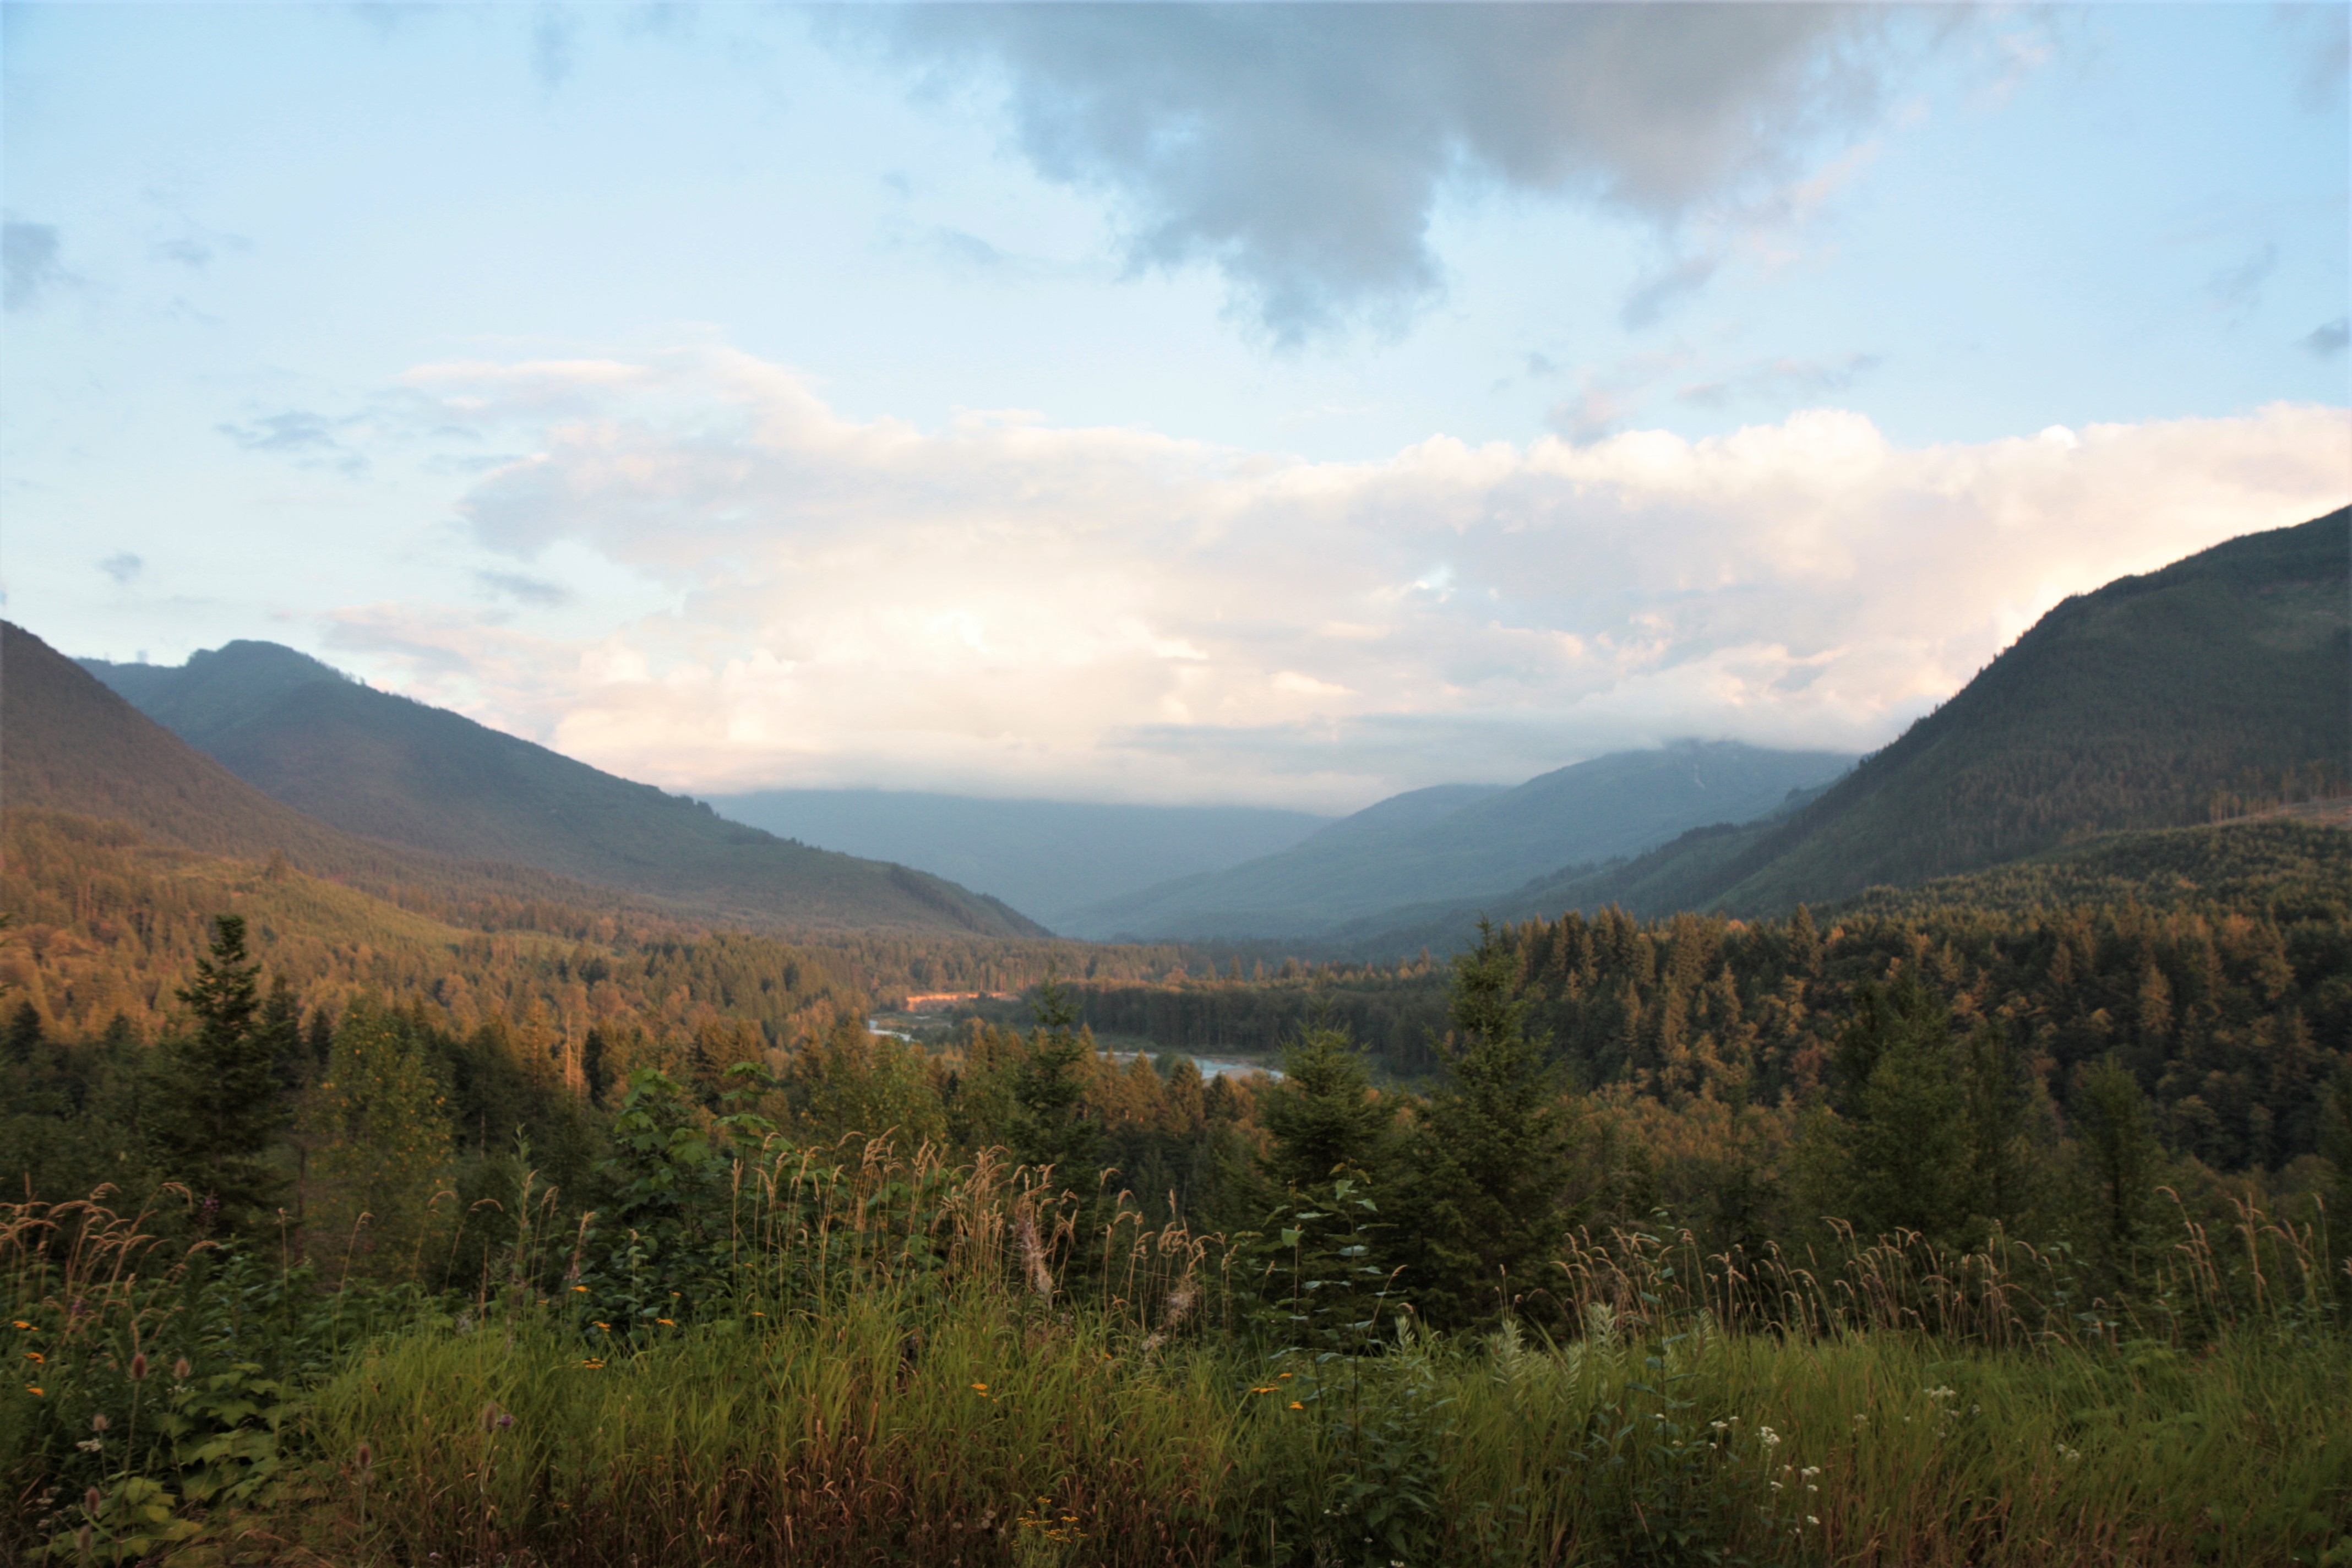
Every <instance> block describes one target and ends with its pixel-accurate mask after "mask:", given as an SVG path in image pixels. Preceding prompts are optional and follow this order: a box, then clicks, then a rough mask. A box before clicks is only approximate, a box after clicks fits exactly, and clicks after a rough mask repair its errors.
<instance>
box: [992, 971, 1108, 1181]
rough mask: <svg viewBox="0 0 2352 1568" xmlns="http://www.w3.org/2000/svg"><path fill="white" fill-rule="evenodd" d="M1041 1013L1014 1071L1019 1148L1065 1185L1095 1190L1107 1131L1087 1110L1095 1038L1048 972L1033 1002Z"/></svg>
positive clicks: (1017, 1151) (1018, 1151) (1016, 1144)
mask: <svg viewBox="0 0 2352 1568" xmlns="http://www.w3.org/2000/svg"><path fill="white" fill-rule="evenodd" d="M1031 1006H1032V1008H1033V1010H1034V1012H1035V1014H1036V1016H1037V1028H1036V1031H1035V1032H1034V1034H1032V1035H1031V1036H1030V1037H1029V1050H1028V1054H1027V1056H1026V1057H1024V1058H1023V1060H1022V1062H1021V1065H1020V1066H1019V1067H1018V1068H1015V1069H1014V1071H1013V1103H1014V1105H1015V1106H1016V1107H1017V1108H1018V1109H1017V1110H1016V1112H1015V1120H1014V1127H1013V1152H1014V1153H1015V1154H1016V1155H1017V1156H1019V1158H1020V1161H1021V1163H1023V1164H1024V1165H1028V1166H1031V1167H1033V1168H1035V1167H1040V1166H1045V1165H1051V1166H1053V1167H1054V1175H1055V1180H1056V1181H1058V1182H1059V1183H1060V1184H1062V1185H1063V1186H1064V1187H1066V1188H1069V1189H1072V1190H1076V1191H1080V1192H1085V1193H1089V1194H1090V1193H1091V1192H1092V1191H1093V1188H1094V1184H1095V1176H1096V1170H1097V1165H1098V1163H1099V1162H1100V1160H1101V1158H1102V1133H1101V1129H1099V1128H1097V1126H1096V1125H1095V1124H1094V1122H1093V1121H1091V1120H1089V1119H1088V1118H1087V1113H1086V1103H1085V1101H1086V1092H1087V1079H1086V1065H1087V1058H1088V1057H1089V1056H1091V1055H1092V1054H1093V1050H1094V1042H1093V1040H1092V1039H1091V1038H1090V1037H1087V1036H1085V1035H1083V1034H1081V1033H1080V1032H1079V1031H1078V1028H1077V1022H1078V1012H1077V1008H1076V1006H1074V1005H1072V1004H1071V1002H1070V994H1069V992H1068V991H1067V990H1066V989H1065V988H1064V987H1063V986H1062V984H1060V982H1059V981H1057V980H1056V979H1055V977H1054V976H1053V975H1051V974H1048V975H1047V976H1046V977H1045V980H1044V981H1043V982H1041V983H1040V984H1039V985H1038V987H1037V1000H1036V1001H1035V1002H1034V1003H1033V1004H1031Z"/></svg>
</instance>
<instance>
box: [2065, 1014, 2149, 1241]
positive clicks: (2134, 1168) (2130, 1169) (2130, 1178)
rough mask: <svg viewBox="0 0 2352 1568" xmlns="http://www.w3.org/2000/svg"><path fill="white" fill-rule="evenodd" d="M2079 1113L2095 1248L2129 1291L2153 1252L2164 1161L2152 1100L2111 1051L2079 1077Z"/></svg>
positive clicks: (2077, 1124) (2076, 1092)
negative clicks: (2153, 1212)
mask: <svg viewBox="0 0 2352 1568" xmlns="http://www.w3.org/2000/svg"><path fill="white" fill-rule="evenodd" d="M2073 1110H2074V1130H2075V1134H2076V1137H2077V1139H2078V1141H2079V1142H2080V1144H2081V1147H2082V1151H2083V1158H2084V1175H2085V1177H2086V1178H2087V1184H2088V1186H2089V1188H2090V1192H2089V1194H2088V1197H2089V1200H2090V1201H2089V1203H2088V1205H2086V1206H2087V1209H2088V1215H2087V1218H2088V1221H2089V1226H2090V1231H2091V1242H2092V1246H2093V1248H2094V1250H2095V1254H2096V1256H2097V1257H2098V1258H2099V1260H2100V1261H2101V1262H2102V1263H2103V1264H2105V1267H2106V1268H2107V1270H2108V1272H2109V1274H2110V1275H2111V1276H2112V1277H2113V1278H2114V1279H2116V1282H2117V1283H2128V1282H2130V1281H2131V1280H2132V1279H2134V1278H2135V1277H2136V1276H2137V1273H2138V1268H2139V1258H2140V1254H2141V1252H2142V1251H2143V1249H2144V1248H2145V1247H2146V1246H2147V1233H2148V1229H2149V1223H2150V1214H2149V1211H2150V1209H2151V1208H2152V1207H2153V1205H2154V1202H2155V1197H2156V1183H2157V1166H2158V1160H2159V1159H2160V1158H2161V1154H2162V1151H2161V1150H2160V1149H2159V1148H2158V1145H2157V1142H2156V1128H2155V1125H2154V1121H2153V1119H2152V1118H2151V1117H2150V1116H2149V1115H2148V1109H2147V1096H2146V1095H2144V1094H2142V1093H2141V1092H2140V1087H2139V1081H2138V1080H2137V1079H2135V1078H2133V1077H2132V1075H2131V1069H2130V1068H2126V1067H2125V1066H2124V1065H2123V1063H2122V1062H2121V1061H2120V1060H2118V1059H2117V1058H2116V1055H2115V1053H2114V1052H2112V1051H2110V1052H2109V1053H2108V1054H2107V1055H2105V1056H2104V1057H2102V1058H2099V1059H2098V1060H2097V1061H2095V1062H2086V1063H2084V1065H2083V1068H2082V1069H2081V1070H2080V1071H2079V1072H2078V1073H2077V1074H2076V1076H2075V1080H2074V1104H2073Z"/></svg>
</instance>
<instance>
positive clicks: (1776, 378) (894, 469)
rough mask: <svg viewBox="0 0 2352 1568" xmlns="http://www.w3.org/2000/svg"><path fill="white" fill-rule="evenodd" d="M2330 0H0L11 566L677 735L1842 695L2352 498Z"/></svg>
mask: <svg viewBox="0 0 2352 1568" xmlns="http://www.w3.org/2000/svg"><path fill="white" fill-rule="evenodd" d="M2346 19H2347V7H2346V6H2344V5H2305V6H2298V5H2147V6H2120V5H2113V6H2111V5H2098V6H2091V7H2087V8H2064V7H2060V8H2041V7H2035V8H2021V7H1970V8H1938V7H1901V8H1896V7H1878V6H1865V5H1843V6H1776V5H1720V6H1718V5H1674V4H1668V5H1650V6H1641V7H1615V6H1601V5H1506V6H1488V5H1468V4H1443V5H1388V6H1354V5H1336V4H1298V5H1273V6H1254V5H1099V6H1097V5H1034V6H1024V5H1015V6H992V5H934V6H888V5H848V6H840V7H832V8H825V9H820V10H799V9H793V8H779V7H771V6H750V5H715V6H705V7H696V6H674V5H649V6H636V5H607V6H594V7H562V6H555V5H352V6H331V5H237V6H220V5H104V4H78V5H5V6H0V205H5V311H0V587H4V588H5V614H6V616H8V617H9V618H10V619H12V620H15V621H16V622H17V623H18V624H20V625H22V626H26V628H28V629H29V630H31V631H33V632H35V633H36V634H37V635H38V636H40V637H44V638H46V639H47V640H48V641H49V642H51V643H52V644H54V645H56V646H57V647H60V648H61V649H63V650H64V651H66V652H68V653H70V654H75V655H94V656H99V657H105V658H119V659H130V658H148V659H152V660H154V661H156V662H163V663H176V662H179V661H180V660H182V659H183V658H185V657H186V656H187V655H188V654H189V653H190V652H191V651H194V650H195V649H199V648H205V647H217V646H219V645H220V644H221V643H224V642H226V641H228V640H230V639H233V638H236V637H258V638H266V639H269V640H273V641H278V642H282V643H286V644H289V645H290V646H293V647H299V648H302V649H304V650H306V651H309V652H311V653H315V654H317V655H319V656H320V658H325V659H327V660H328V661H329V662H331V663H333V664H335V665H337V666H339V667H340V668H344V669H347V670H350V671H352V673H354V674H356V675H359V676H361V677H362V678H363V679H367V680H369V681H371V682H372V683H373V684H376V685H378V686H381V687H384V688H386V689H394V690H398V691H403V692H406V693H408V694H410V695H413V696H415V697H417V698H420V699H422V700H426V701H430V702H435V703H438V704H442V705H445V706H448V707H452V708H455V709H457V710H459V711H462V712H465V713H467V714H468V715H470V716H472V717H474V718H476V719H478V720H480V721H483V722H485V723H488V724H491V725H494V726H496V727H498V728H499V729H502V730H505V731H509V732H511V733H515V734H519V735H522V736H525V737H528V738H530V739H531V740H534V741H538V742H543V743H545V744H548V745H551V746H553V747H555V748H556V749H558V750H560V751H562V752H567V753H569V754H571V755H573V756H577V757H580V758H582V759H583V760H584V761H587V762H590V763H594V764H596V765H598V766H600V767H604V768H608V769H611V770H613V771H614V772H616V773H623V774H625V775H627V776H629V777H632V778H636V779H642V780H646V781H647V782H651V783H656V784H661V785H663V786H665V787H667V788H671V789H675V790H683V791H688V792H691V793H695V794H720V793H728V792H733V791H740V790H748V789H755V788H773V787H791V786H795V785H809V786H828V787H833V786H843V785H879V786H883V787H898V788H917V789H932V790H950V791H958V792H963V793H970V794H976V795H1007V796H1013V795H1025V796H1045V797H1051V798H1064V799H1089V800H1122V801H1138V802H1162V803H1171V804H1172V803H1208V802H1228V803H1248V804H1262V805H1292V806H1303V807H1307V808H1309V809H1315V810H1325V811H1344V810H1351V809H1355V808H1357V807H1360V806H1362V805H1368V804H1370V802H1371V801H1373V800H1376V799H1379V798H1381V797H1382V796H1384V795H1389V794H1392V793H1394V792H1396V791H1399V790H1402V789H1409V788H1414V787H1419V786H1422V785H1425V784H1437V783H1443V782H1453V781H1464V782H1467V781H1478V782H1496V783H1514V782H1517V781H1518V780H1520V779H1524V778H1527V777H1528V776H1530V775H1532V774H1534V773H1540V772H1543V771H1546V770H1547V769H1549V768H1554V767H1559V766H1562V765H1565V764H1567V763H1572V762H1575V761H1578V760H1580V759H1582V758H1584V757H1589V756H1592V755H1596V754H1599V753H1601V752H1608V751H1612V750H1620V749H1624V748H1626V747H1630V746H1640V745H1648V744H1656V743H1659V742H1665V741H1669V740H1675V739H1681V738H1685V737H1696V738H1704V739H1718V738H1729V739H1738V740H1744V741H1748V742H1756V743H1759V744H1768V745H1786V746H1794V747H1834V748H1841V749H1847V750H1853V751H1857V752H1859V751H1865V750H1869V749H1871V748H1874V747H1876V746H1880V745H1883V744H1885V742H1888V741H1890V740H1892V739H1893V738H1894V737H1895V735H1896V734H1898V733H1900V731H1901V730H1902V729H1903V727H1904V726H1905V725H1906V724H1907V723H1908V722H1910V721H1912V720H1914V719H1916V717H1918V716H1919V715H1920V714H1921V713H1923V712H1926V711H1927V710H1929V709H1931V708H1932V707H1933V706H1934V705H1935V704H1936V703H1937V702H1938V701H1940V700H1943V699H1944V698H1946V697H1948V696H1949V695H1950V694H1951V693H1952V692H1953V691H1954V690H1956V689H1958V687H1959V686H1960V685H1962V684H1964V683H1965V682H1966V681H1967V680H1968V679H1969V677H1970V676H1971V675H1972V674H1973V673H1974V672H1975V671H1976V670H1977V669H1979V668H1981V667H1982V666H1983V665H1984V664H1985V663H1986V662H1987V661H1988V660H1990V658H1992V657H1993V656H1994V655H1996V654H1997V653H1998V652H1999V651H2000V648H2001V647H2004V646H2006V645H2007V644H2008V643H2009V642H2010V641H2011V640H2012V639H2013V638H2014V637H2016V636H2017V635H2018V634H2019V633H2020V632H2021V631H2022V630H2024V629H2025V628H2026V627H2027V626H2030V625H2031V624H2032V622H2033V620H2034V619H2035V618H2036V617H2038V616H2040V615H2041V614H2042V613H2043V612H2044V611H2046V610H2047V609H2049V608H2050V607H2051V606H2052V605H2054V604H2055V603H2057V602H2058V601H2059V600H2060V599H2062V598H2063V597H2064V596H2065V595H2068V594H2073V593H2080V592H2084V591H2087V590H2089V589H2092V588H2095V587H2097V586H2098V585H2099V584H2102V583H2105V582H2106V581H2109V580H2110V579H2112V578H2114V577H2116V576H2117V575H2120V574H2125V573H2130V572H2138V571H2146V570H2149V569H2152V568H2154V567H2157V566H2160V565H2162V564H2164V563H2167V562H2169V561H2172V560H2175V559H2178V558H2179V557H2180V556H2181V555H2184V554H2188V553H2190V552H2194V551H2197V550H2200V549H2202V548H2205V547H2207V546H2209V545H2210V544H2213V543H2216V542H2220V541H2221V540H2224V539H2227V538H2231V537H2233V536H2235V535H2238V534H2242V533H2245V532H2249V531H2255V530H2259V529H2264V528H2273V527H2278V526H2282V525H2285V524H2289V523H2294V522H2297V521H2304V520H2305V519H2307V518H2310V517H2313V516H2315V515H2318V514H2319V513H2321V512H2324V511H2326V510H2332V509H2333V508H2335V507H2337V506H2340V505H2343V504H2344V503H2345V502H2346V501H2347V500H2352V384H2347V373H2348V372H2352V356H2347V292H2352V289H2348V288H2347V283H2348V282H2352V279H2347V227H2352V208H2347V185H2348V184H2352V123H2347V92H2346V79H2347V42H2346V35H2347V29H2346Z"/></svg>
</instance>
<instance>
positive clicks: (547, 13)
mask: <svg viewBox="0 0 2352 1568" xmlns="http://www.w3.org/2000/svg"><path fill="white" fill-rule="evenodd" d="M579 52H580V23H579V21H578V19H577V18H575V17H572V16H566V15H564V14H563V13H562V11H560V10H557V9H555V8H553V7H548V8H546V9H544V10H542V11H541V12H540V14H539V19H538V21H536V22H534V23H533V24H532V25H531V29H530V74H531V75H532V76H534V77H536V78H538V79H539V85H540V86H541V88H542V89H545V90H547V91H549V92H553V91H554V90H555V89H557V88H559V87H562V85H563V84H564V83H565V82H566V81H568V80H570V79H571V78H572V65H573V62H574V60H575V59H576V58H577V57H578V55H579Z"/></svg>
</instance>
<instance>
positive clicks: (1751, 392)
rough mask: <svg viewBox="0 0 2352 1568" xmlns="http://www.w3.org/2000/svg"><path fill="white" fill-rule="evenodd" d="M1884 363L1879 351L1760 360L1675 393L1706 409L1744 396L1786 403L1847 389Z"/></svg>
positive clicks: (1728, 403) (1720, 405) (1727, 403)
mask: <svg viewBox="0 0 2352 1568" xmlns="http://www.w3.org/2000/svg"><path fill="white" fill-rule="evenodd" d="M1880 363H1883V362H1882V361H1881V358H1880V356H1879V355H1877V354H1865V353H1848V354H1840V355H1837V356H1836V357H1834V358H1832V359H1775V360H1759V361H1757V362H1755V363H1750V364H1748V365H1744V366H1742V367H1740V368H1739V369H1738V370H1737V371H1734V372H1732V373H1730V374H1727V375H1726V376H1723V377H1720V378H1718V379H1716V380H1713V381H1703V382H1695V383H1693V384H1690V385H1688V386H1685V387H1683V388H1681V389H1680V390H1679V391H1677V392H1676V393H1675V396H1676V397H1678V398H1680V399H1682V400H1683V401H1684V402H1685V403H1692V404H1696V405H1699V406H1701V407H1703V408H1724V407H1727V406H1729V405H1731V404H1732V403H1733V402H1735V401H1738V400H1739V399H1742V398H1758V399H1765V400H1771V401H1780V402H1786V401H1790V400H1792V399H1806V398H1820V397H1824V396H1828V395H1832V394H1835V393H1840V392H1843V391H1845V390H1846V389H1848V388H1849V387H1851V386H1853V384H1854V383H1855V382H1856V381H1858V380H1860V379H1861V378H1862V377H1863V376H1864V375H1867V374H1870V373H1871V372H1872V371H1874V370H1876V369H1877V368H1878V366H1879V365H1880Z"/></svg>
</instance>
